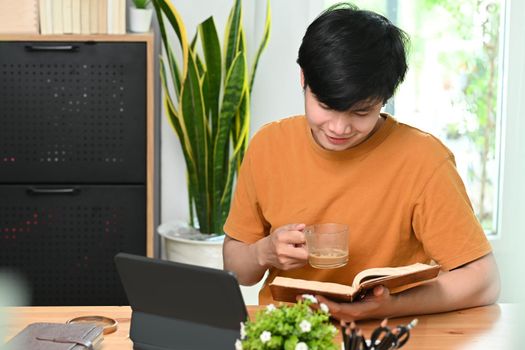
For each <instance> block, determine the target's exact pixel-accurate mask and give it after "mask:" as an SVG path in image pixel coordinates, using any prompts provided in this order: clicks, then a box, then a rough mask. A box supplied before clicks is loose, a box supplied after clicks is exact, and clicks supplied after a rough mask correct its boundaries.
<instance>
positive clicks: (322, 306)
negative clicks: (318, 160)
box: [319, 303, 330, 314]
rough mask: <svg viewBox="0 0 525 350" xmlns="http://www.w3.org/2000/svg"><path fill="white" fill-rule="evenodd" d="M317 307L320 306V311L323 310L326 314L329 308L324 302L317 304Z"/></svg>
mask: <svg viewBox="0 0 525 350" xmlns="http://www.w3.org/2000/svg"><path fill="white" fill-rule="evenodd" d="M319 307H320V308H321V311H323V312H324V313H326V314H327V313H329V312H330V309H328V305H326V304H325V303H321V304H319Z"/></svg>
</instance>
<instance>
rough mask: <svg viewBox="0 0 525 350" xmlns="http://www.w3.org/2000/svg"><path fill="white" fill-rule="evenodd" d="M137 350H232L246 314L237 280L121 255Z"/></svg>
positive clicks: (117, 260)
mask: <svg viewBox="0 0 525 350" xmlns="http://www.w3.org/2000/svg"><path fill="white" fill-rule="evenodd" d="M115 263H116V266H117V270H118V273H119V275H120V279H121V281H122V285H123V286H124V290H125V291H126V294H127V296H128V300H129V303H130V306H131V308H132V310H133V314H132V319H131V326H130V338H131V340H133V348H134V349H140V350H142V349H144V350H146V349H147V350H164V349H189V350H191V349H199V350H202V349H234V348H235V346H234V344H235V340H236V339H238V338H240V335H239V332H240V323H241V322H245V321H246V320H247V317H248V314H247V312H246V306H245V304H244V300H243V298H242V294H241V290H240V288H239V284H238V282H237V280H236V278H235V277H234V276H233V274H231V273H229V272H227V271H223V270H217V269H211V268H206V267H200V266H194V265H187V264H181V263H175V262H170V261H163V260H158V259H151V258H147V257H143V256H138V255H132V254H126V253H119V254H117V255H116V256H115Z"/></svg>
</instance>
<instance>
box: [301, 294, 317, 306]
mask: <svg viewBox="0 0 525 350" xmlns="http://www.w3.org/2000/svg"><path fill="white" fill-rule="evenodd" d="M301 296H302V297H303V299H306V300H310V302H311V303H312V304H317V299H316V298H315V297H314V296H313V295H312V294H303V295H301Z"/></svg>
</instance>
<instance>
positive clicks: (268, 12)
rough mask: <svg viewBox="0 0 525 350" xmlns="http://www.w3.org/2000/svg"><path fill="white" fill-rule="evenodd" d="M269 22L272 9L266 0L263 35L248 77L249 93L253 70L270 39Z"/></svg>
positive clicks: (253, 74)
mask: <svg viewBox="0 0 525 350" xmlns="http://www.w3.org/2000/svg"><path fill="white" fill-rule="evenodd" d="M271 23H272V9H271V7H270V0H267V1H266V21H265V23H264V32H263V37H262V40H261V43H260V44H259V48H258V49H257V54H256V55H255V59H254V61H253V66H252V75H251V77H250V93H251V92H252V88H253V82H254V80H255V72H256V71H257V66H258V64H259V59H260V58H261V55H262V52H263V51H264V49H265V48H266V46H268V41H270V31H271Z"/></svg>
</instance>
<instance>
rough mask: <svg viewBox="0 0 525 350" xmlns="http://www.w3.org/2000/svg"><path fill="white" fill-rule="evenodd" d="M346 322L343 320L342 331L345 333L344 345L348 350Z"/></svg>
mask: <svg viewBox="0 0 525 350" xmlns="http://www.w3.org/2000/svg"><path fill="white" fill-rule="evenodd" d="M346 331H347V328H346V322H345V321H343V320H341V333H342V334H343V346H344V348H345V350H348V344H347V343H348V336H347V333H346Z"/></svg>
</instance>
